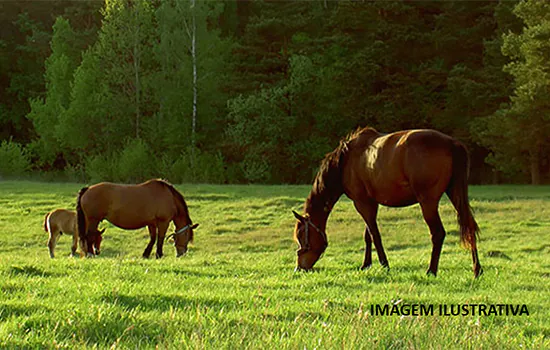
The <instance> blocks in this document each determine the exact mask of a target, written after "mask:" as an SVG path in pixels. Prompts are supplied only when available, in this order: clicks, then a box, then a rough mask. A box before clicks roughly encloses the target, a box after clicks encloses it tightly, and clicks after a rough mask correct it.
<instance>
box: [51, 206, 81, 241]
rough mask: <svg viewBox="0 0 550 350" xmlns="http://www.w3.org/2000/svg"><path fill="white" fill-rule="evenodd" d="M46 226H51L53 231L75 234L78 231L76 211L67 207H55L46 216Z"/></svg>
mask: <svg viewBox="0 0 550 350" xmlns="http://www.w3.org/2000/svg"><path fill="white" fill-rule="evenodd" d="M45 220H46V222H45V226H46V227H47V226H48V221H49V226H50V230H51V231H56V232H57V231H61V232H63V233H65V234H71V235H72V234H74V233H75V232H76V213H75V212H74V211H71V210H67V209H55V210H53V211H51V212H50V213H49V214H48V215H47V216H46V219H45Z"/></svg>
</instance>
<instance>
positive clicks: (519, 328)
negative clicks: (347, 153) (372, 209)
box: [0, 181, 550, 349]
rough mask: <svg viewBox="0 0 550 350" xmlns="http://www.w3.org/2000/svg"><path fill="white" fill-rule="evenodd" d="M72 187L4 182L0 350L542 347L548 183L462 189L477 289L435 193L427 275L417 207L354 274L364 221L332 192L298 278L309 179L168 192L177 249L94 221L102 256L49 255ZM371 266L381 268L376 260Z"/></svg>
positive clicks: (389, 220)
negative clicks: (54, 214)
mask: <svg viewBox="0 0 550 350" xmlns="http://www.w3.org/2000/svg"><path fill="white" fill-rule="evenodd" d="M80 187H82V186H81V185H77V184H54V183H36V182H15V181H14V182H0V230H1V232H0V294H1V298H0V348H71V349H73V348H99V349H104V348H121V349H126V348H129V349H134V348H140V349H142V348H155V347H158V348H178V349H182V348H209V349H221V348H225V349H234V348H255V349H286V348H290V349H298V348H300V349H314V348H316V349H334V348H342V349H353V348H364V349H371V348H379V349H410V348H422V349H426V348H434V349H448V348H475V349H479V348H486V349H508V348H528V349H529V348H550V310H549V309H550V301H549V296H550V283H549V282H550V254H549V253H550V187H528V186H495V187H471V189H470V197H471V204H472V206H473V208H474V210H475V213H476V218H477V220H478V222H479V225H480V227H481V229H482V232H481V241H480V245H479V249H480V260H481V263H482V265H483V267H484V270H485V273H484V274H483V275H482V276H481V278H479V279H477V280H474V279H473V274H472V272H471V258H470V254H469V252H467V251H466V250H464V249H462V248H461V247H460V246H459V244H458V235H457V225H456V222H455V213H454V211H453V209H452V207H451V205H450V203H449V202H448V201H447V200H446V199H445V200H444V201H442V204H441V209H440V211H441V214H442V218H443V222H444V224H445V227H446V228H447V232H448V235H447V238H446V241H445V244H444V246H443V253H442V256H441V261H440V266H439V274H438V277H437V278H434V277H427V276H426V275H425V271H426V269H427V267H428V262H429V256H430V251H431V243H430V238H429V234H428V229H427V226H426V225H425V224H424V222H423V220H422V218H421V214H420V210H419V208H418V206H412V207H409V208H402V209H389V208H382V209H381V211H380V214H379V226H380V229H381V232H382V239H383V242H384V245H385V248H386V253H387V254H388V259H389V262H390V266H391V270H390V271H389V272H388V271H386V270H384V269H383V268H381V267H380V266H379V265H378V264H375V265H374V266H373V268H371V269H370V270H368V271H360V270H359V269H358V268H359V266H360V264H361V262H362V257H363V249H364V244H363V239H362V233H363V231H364V223H363V221H362V220H361V219H360V217H359V214H357V213H356V212H355V210H354V208H353V205H352V203H351V202H350V201H349V200H348V199H344V198H343V199H341V200H340V202H339V203H338V204H337V205H336V207H335V210H334V212H333V213H332V215H331V217H330V219H329V222H328V227H327V233H328V239H329V247H328V249H327V251H326V253H325V255H324V256H323V257H322V258H321V260H320V261H319V262H318V264H317V265H316V268H317V272H313V273H294V272H293V269H294V266H295V258H296V254H295V250H296V248H297V246H296V244H295V243H294V241H293V239H292V230H293V227H294V219H293V216H292V214H291V210H292V209H295V210H301V208H302V204H303V201H304V199H305V197H306V196H307V194H308V192H309V186H209V185H178V186H176V187H177V188H178V189H179V190H180V191H181V192H182V193H183V194H184V196H185V197H186V200H187V203H188V205H189V209H190V214H191V217H192V219H193V221H194V222H197V223H200V227H199V228H198V229H197V231H196V236H195V243H194V244H193V245H191V246H190V252H189V253H188V254H187V256H185V257H183V258H180V259H176V258H175V250H174V248H173V247H172V246H170V245H165V255H166V256H165V257H164V258H163V259H160V260H156V259H150V260H145V259H142V258H141V254H142V252H143V249H144V248H145V245H146V244H147V240H148V234H147V230H146V229H142V230H137V231H123V230H120V229H118V228H116V227H113V226H111V225H110V224H109V223H106V222H104V223H103V224H102V225H101V226H100V227H106V228H107V231H106V233H105V236H104V241H103V247H102V248H103V249H102V255H101V256H99V257H98V258H95V259H80V258H70V257H69V256H68V254H69V252H70V242H71V240H70V238H69V237H67V236H62V237H61V239H60V242H59V244H58V246H57V249H56V258H55V259H50V258H49V255H48V250H47V247H46V241H47V234H46V233H45V232H43V229H42V223H43V218H44V214H45V213H46V212H48V211H50V210H52V209H54V208H74V203H75V197H76V193H77V191H78V190H79V189H80ZM374 259H375V261H376V262H377V258H376V255H374ZM386 304H390V305H392V304H397V305H403V304H423V305H447V306H450V305H457V304H461V305H462V304H486V305H490V304H526V305H527V307H528V311H529V315H528V316H527V315H522V316H511V315H508V316H506V315H488V316H485V315H482V316H479V315H475V316H473V315H467V316H443V315H439V314H438V313H437V312H436V313H434V315H428V316H405V315H402V316H399V315H393V316H376V315H372V314H371V312H370V308H371V305H386Z"/></svg>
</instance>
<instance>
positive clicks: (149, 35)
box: [0, 0, 550, 184]
mask: <svg viewBox="0 0 550 350" xmlns="http://www.w3.org/2000/svg"><path fill="white" fill-rule="evenodd" d="M0 53H1V54H0V177H4V178H7V177H19V176H38V177H39V178H41V179H52V180H70V181H82V182H95V181H100V180H111V181H122V182H136V181H140V180H143V179H146V178H150V177H163V178H166V179H168V180H170V181H172V182H176V183H179V182H213V183H310V182H311V180H312V178H313V176H314V174H315V173H316V170H317V167H318V165H319V162H320V160H321V159H322V158H323V156H324V154H325V153H327V152H329V151H331V150H332V149H334V148H335V147H336V146H337V144H338V141H339V140H340V139H341V138H342V137H344V136H345V135H346V134H347V133H349V132H350V131H352V130H354V129H355V128H357V127H359V126H367V125H368V126H372V127H374V128H376V129H378V130H379V131H381V132H391V131H396V130H400V129H412V128H434V129H437V130H440V131H442V132H444V133H447V134H449V135H452V136H454V137H456V138H457V139H459V140H461V141H462V142H464V143H465V144H466V145H467V146H468V148H469V150H470V153H471V172H470V180H471V182H472V183H502V182H525V183H533V184H539V183H544V182H549V181H550V137H548V135H550V98H549V97H550V75H549V74H550V3H548V2H546V1H540V0H528V1H418V2H416V1H343V0H342V1H327V0H325V1H265V0H256V1H238V2H237V1H235V2H229V1H226V2H221V1H204V0H203V1H200V0H155V1H150V0H134V1H130V0H106V1H105V2H100V1H7V2H0ZM29 174H30V175H29Z"/></svg>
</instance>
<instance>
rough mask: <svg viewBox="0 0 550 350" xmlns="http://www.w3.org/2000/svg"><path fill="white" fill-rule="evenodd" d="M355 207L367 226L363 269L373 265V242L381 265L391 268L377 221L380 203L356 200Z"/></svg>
mask: <svg viewBox="0 0 550 350" xmlns="http://www.w3.org/2000/svg"><path fill="white" fill-rule="evenodd" d="M354 205H355V208H356V209H357V211H358V212H359V214H361V216H362V217H363V220H365V223H366V224H367V228H366V230H365V236H364V239H365V259H364V260H363V265H361V269H368V268H369V267H370V266H371V265H372V257H371V256H372V242H374V247H375V248H376V253H377V254H378V260H379V261H380V265H382V266H383V267H386V268H389V267H390V264H389V263H388V258H387V257H386V253H385V252H384V247H383V246H382V238H381V237H380V231H379V230H378V225H377V223H376V216H377V214H378V203H376V202H374V201H364V202H354Z"/></svg>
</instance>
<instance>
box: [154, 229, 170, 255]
mask: <svg viewBox="0 0 550 350" xmlns="http://www.w3.org/2000/svg"><path fill="white" fill-rule="evenodd" d="M169 225H170V222H169V221H168V222H161V223H159V224H158V240H157V259H159V258H162V256H163V255H164V254H163V252H162V246H163V245H164V237H165V236H166V231H167V230H168V226H169Z"/></svg>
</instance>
